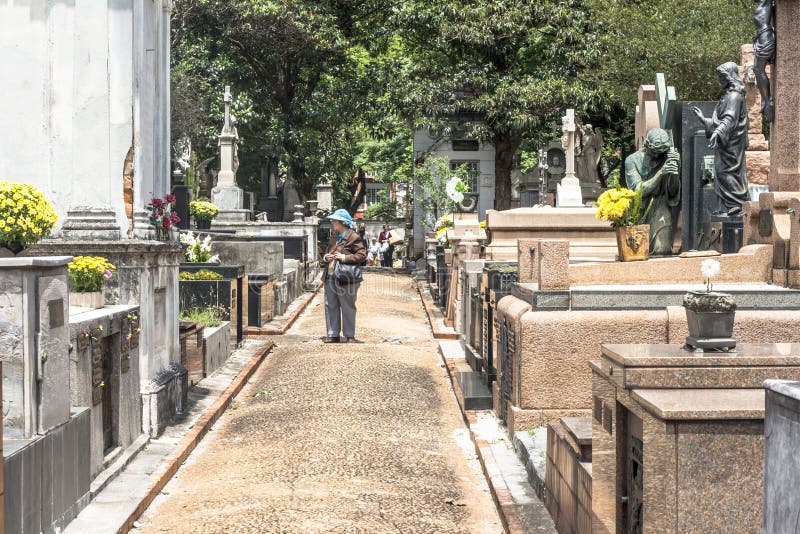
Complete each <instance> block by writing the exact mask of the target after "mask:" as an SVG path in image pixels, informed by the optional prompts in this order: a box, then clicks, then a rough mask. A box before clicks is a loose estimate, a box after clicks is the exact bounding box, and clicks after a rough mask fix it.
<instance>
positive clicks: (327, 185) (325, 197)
mask: <svg viewBox="0 0 800 534" xmlns="http://www.w3.org/2000/svg"><path fill="white" fill-rule="evenodd" d="M317 209H318V210H325V211H333V184H331V179H330V177H329V176H328V175H327V174H326V175H324V176H323V177H322V181H321V182H320V183H319V185H317Z"/></svg>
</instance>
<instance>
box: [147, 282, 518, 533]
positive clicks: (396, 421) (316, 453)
mask: <svg viewBox="0 0 800 534" xmlns="http://www.w3.org/2000/svg"><path fill="white" fill-rule="evenodd" d="M358 307H359V312H358V319H357V335H358V337H359V339H361V340H362V341H363V343H362V344H357V345H353V344H348V345H344V344H341V345H325V344H323V343H322V342H321V341H320V337H321V336H322V335H324V331H325V328H324V308H323V306H322V299H321V293H320V295H319V296H317V298H316V299H314V300H313V301H312V302H311V304H310V305H309V308H308V309H307V310H306V311H305V312H304V313H303V315H302V316H301V317H300V319H298V322H297V323H296V324H295V325H294V327H293V328H292V329H291V330H290V331H289V332H288V333H287V335H284V336H282V337H280V338H277V342H278V347H277V348H276V349H275V351H274V352H273V354H271V355H270V356H269V357H268V359H267V361H266V362H265V363H264V364H263V365H262V366H261V368H260V369H259V370H258V372H257V373H256V375H255V376H254V377H253V379H252V380H251V381H250V383H249V384H248V386H246V388H245V389H244V390H243V392H242V394H240V395H239V397H238V398H237V399H236V400H235V401H234V404H232V406H231V408H229V410H228V411H227V412H226V414H225V415H224V416H223V417H222V419H221V420H220V422H218V423H217V425H216V426H215V428H214V430H213V432H211V433H210V434H209V435H208V436H207V437H206V438H205V440H204V442H203V443H202V444H201V446H200V447H198V449H196V451H195V452H194V453H193V455H192V457H191V458H190V459H189V461H188V462H187V463H186V465H184V467H183V468H182V469H181V470H180V471H179V472H178V474H177V475H176V477H175V478H174V479H173V480H172V481H171V482H170V483H169V484H168V485H167V487H166V488H165V490H164V492H163V494H162V495H160V496H159V497H158V498H157V499H156V501H155V502H154V503H153V505H152V506H151V508H150V509H149V510H148V511H147V512H146V513H145V515H144V516H143V517H142V520H141V522H140V526H139V528H138V529H137V531H143V532H193V533H196V532H203V533H206V532H208V533H210V532H237V533H239V532H241V533H245V532H302V533H311V532H353V533H355V532H363V533H377V532H403V533H406V532H420V533H426V534H427V533H432V532H448V533H450V532H475V533H481V534H484V533H496V532H502V527H501V524H500V520H499V518H498V516H497V513H496V510H495V507H494V504H493V502H492V499H491V496H490V494H489V491H488V488H487V486H486V482H485V480H484V478H483V475H482V473H481V472H480V466H479V464H478V462H477V459H476V457H475V452H474V449H473V448H472V443H471V441H470V439H469V433H468V431H467V429H466V428H465V426H464V424H463V421H462V419H461V415H460V412H459V410H458V406H457V405H456V401H455V398H454V397H453V394H452V392H451V391H450V385H449V381H448V379H447V372H446V370H445V369H444V368H443V367H442V366H441V361H440V359H439V357H438V354H437V345H436V343H435V342H434V340H433V339H432V337H431V334H430V330H429V329H428V326H427V323H426V319H425V313H424V311H423V309H422V305H421V303H420V301H419V297H418V295H417V294H416V291H415V290H414V289H413V285H412V282H411V280H410V279H409V278H408V277H406V276H400V275H390V274H378V273H372V272H371V273H368V274H367V279H366V280H365V282H364V284H362V287H361V290H360V292H359V301H358Z"/></svg>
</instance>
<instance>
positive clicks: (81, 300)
mask: <svg viewBox="0 0 800 534" xmlns="http://www.w3.org/2000/svg"><path fill="white" fill-rule="evenodd" d="M69 305H70V306H76V307H78V308H91V309H93V310H94V309H98V308H102V307H103V306H105V305H106V299H105V295H104V294H103V292H102V291H82V292H78V291H70V292H69Z"/></svg>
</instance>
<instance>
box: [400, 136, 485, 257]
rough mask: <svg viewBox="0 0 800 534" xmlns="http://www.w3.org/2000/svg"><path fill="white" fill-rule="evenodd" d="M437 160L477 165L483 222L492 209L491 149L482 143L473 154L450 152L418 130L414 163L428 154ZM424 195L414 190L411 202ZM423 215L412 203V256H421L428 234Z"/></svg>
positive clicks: (445, 144)
mask: <svg viewBox="0 0 800 534" xmlns="http://www.w3.org/2000/svg"><path fill="white" fill-rule="evenodd" d="M429 151H430V153H431V154H432V155H434V156H438V157H442V156H446V157H447V158H449V159H450V161H455V160H468V161H470V160H471V161H478V168H479V171H480V179H479V180H478V186H479V188H478V193H479V194H480V196H479V197H478V216H479V217H480V220H483V219H485V218H486V211H487V210H490V209H494V146H493V145H492V144H491V143H488V142H483V141H482V142H481V143H480V145H479V149H478V150H477V151H474V152H470V151H461V150H459V151H456V150H453V146H452V143H451V142H450V140H448V139H444V140H443V141H441V142H438V143H437V138H434V137H431V136H430V135H429V134H428V130H427V129H423V128H421V129H418V130H417V131H415V132H414V159H415V160H417V159H418V158H419V157H421V156H423V155H424V154H425V153H427V152H429ZM421 195H424V191H421V190H420V189H419V188H418V187H415V188H414V198H420V196H421ZM424 219H425V213H423V210H422V209H421V208H420V206H419V204H418V203H417V202H415V203H414V252H415V253H416V254H418V255H419V254H422V252H423V249H424V247H425V232H428V231H430V230H429V229H428V228H427V227H425V225H424V223H423V221H424Z"/></svg>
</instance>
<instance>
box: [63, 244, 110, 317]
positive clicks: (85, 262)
mask: <svg viewBox="0 0 800 534" xmlns="http://www.w3.org/2000/svg"><path fill="white" fill-rule="evenodd" d="M116 269H117V268H116V267H115V266H114V264H112V263H111V262H110V261H108V260H107V259H105V258H103V257H100V256H76V257H75V258H73V259H72V261H71V262H70V263H69V264H68V265H67V273H68V274H69V281H70V285H71V289H72V290H71V291H70V293H69V301H70V305H71V306H78V307H81V308H102V307H103V306H105V298H104V296H103V286H104V285H105V283H106V282H108V280H109V279H111V276H112V275H113V274H114V271H115V270H116Z"/></svg>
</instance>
